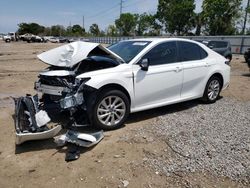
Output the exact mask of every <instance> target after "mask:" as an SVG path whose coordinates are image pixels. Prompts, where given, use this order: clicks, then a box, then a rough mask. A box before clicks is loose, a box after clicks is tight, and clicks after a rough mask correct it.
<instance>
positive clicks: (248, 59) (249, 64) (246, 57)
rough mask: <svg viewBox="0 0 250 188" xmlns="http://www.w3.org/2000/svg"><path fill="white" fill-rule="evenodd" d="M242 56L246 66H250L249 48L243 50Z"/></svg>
mask: <svg viewBox="0 0 250 188" xmlns="http://www.w3.org/2000/svg"><path fill="white" fill-rule="evenodd" d="M244 58H245V61H246V63H247V65H248V67H249V68H250V48H248V49H247V51H245V53H244Z"/></svg>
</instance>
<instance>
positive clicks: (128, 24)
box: [115, 13, 137, 36]
mask: <svg viewBox="0 0 250 188" xmlns="http://www.w3.org/2000/svg"><path fill="white" fill-rule="evenodd" d="M136 19H137V17H136V16H135V15H134V14H130V13H125V14H121V17H120V18H119V19H117V20H115V25H116V27H117V29H118V30H119V31H120V34H121V35H123V36H129V35H132V34H133V33H134V31H135V26H136Z"/></svg>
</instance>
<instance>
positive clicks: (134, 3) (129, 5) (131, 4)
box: [123, 0, 145, 8]
mask: <svg viewBox="0 0 250 188" xmlns="http://www.w3.org/2000/svg"><path fill="white" fill-rule="evenodd" d="M141 1H142V0H138V1H135V2H133V3H130V4H128V5H127V6H125V7H123V8H127V7H131V6H133V5H136V4H137V3H140V2H141ZM144 1H145V0H144Z"/></svg>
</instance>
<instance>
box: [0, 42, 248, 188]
mask: <svg viewBox="0 0 250 188" xmlns="http://www.w3.org/2000/svg"><path fill="white" fill-rule="evenodd" d="M58 45H59V44H51V43H46V44H39V43H31V44H28V43H24V42H17V43H4V42H2V41H0V187H60V188H61V187H124V184H126V183H129V185H128V187H136V188H139V187H148V188H151V187H244V186H245V187H247V186H249V185H244V184H242V183H240V182H235V181H232V180H230V179H228V178H226V177H216V176H214V175H213V174H209V173H198V172H196V173H190V174H188V175H182V174H176V175H172V176H169V177H167V176H165V175H163V174H161V173H159V172H155V171H154V170H153V169H152V168H150V167H149V166H147V165H145V164H144V163H143V160H144V158H145V151H151V152H157V151H161V150H162V148H166V146H165V143H162V142H160V141H157V140H155V141H154V142H147V139H146V140H145V139H144V138H142V140H141V141H138V142H134V143H131V142H121V141H120V140H121V138H122V136H123V135H124V134H126V135H127V134H130V135H134V134H135V130H136V129H138V128H143V127H145V126H150V122H151V121H152V120H153V119H154V118H156V117H157V116H158V115H159V114H162V113H164V112H162V110H164V108H158V109H154V110H149V111H145V112H140V113H136V114H132V115H131V116H130V117H129V120H128V122H127V123H126V125H125V126H124V127H122V128H121V129H118V130H115V131H109V132H105V137H104V139H103V140H102V141H101V142H100V143H99V144H98V145H97V146H95V147H94V148H92V149H90V150H82V151H81V157H80V159H79V160H77V161H74V162H70V163H67V162H65V161H64V159H65V152H66V151H67V149H66V148H61V149H58V148H56V145H55V143H54V142H53V139H51V140H45V141H35V142H27V143H24V144H23V145H21V146H18V147H16V146H15V131H14V121H13V114H14V105H13V101H12V99H11V96H12V97H17V96H22V95H25V94H26V93H30V94H34V93H35V91H34V90H33V86H34V81H35V80H36V79H37V74H38V72H39V71H41V70H42V69H44V68H45V67H46V65H45V64H43V63H41V62H39V61H38V60H37V58H36V55H37V54H39V53H41V52H43V51H46V50H48V49H51V48H54V47H56V46H58ZM231 65H232V74H231V83H230V87H229V88H228V89H227V90H225V91H223V93H222V96H223V97H230V98H235V99H237V100H240V101H250V74H249V69H248V67H247V64H246V63H244V62H243V57H242V56H239V55H234V57H233V60H232V63H231ZM171 108H175V105H172V106H171ZM173 110H174V109H173Z"/></svg>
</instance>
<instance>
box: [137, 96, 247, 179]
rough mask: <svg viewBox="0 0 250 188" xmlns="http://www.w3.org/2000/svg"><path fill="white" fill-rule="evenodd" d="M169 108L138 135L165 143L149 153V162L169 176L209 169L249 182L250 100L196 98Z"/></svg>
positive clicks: (213, 172)
mask: <svg viewBox="0 0 250 188" xmlns="http://www.w3.org/2000/svg"><path fill="white" fill-rule="evenodd" d="M175 108H181V109H179V110H178V109H177V110H176V109H175ZM166 109H167V110H166V111H167V112H166V113H167V114H165V115H161V116H158V117H156V118H154V119H153V125H151V126H147V128H141V129H140V130H138V135H150V136H152V135H153V136H154V137H155V138H153V139H157V140H159V141H163V142H164V143H166V148H162V151H161V152H159V153H155V152H152V153H150V152H147V153H146V157H147V160H146V162H147V164H148V165H149V166H151V167H152V168H154V170H155V171H160V172H161V173H163V174H165V175H167V176H171V175H173V174H175V175H176V174H179V173H190V172H209V173H211V174H214V175H217V176H223V177H228V178H230V179H232V180H236V181H240V182H243V183H247V184H248V183H250V102H246V103H243V102H239V101H236V100H234V99H230V98H222V99H220V100H218V101H217V102H216V103H214V104H209V105H205V104H199V103H197V102H195V101H193V102H186V103H182V104H179V105H172V106H170V107H169V108H166ZM163 110H164V109H163ZM138 135H135V137H136V136H138ZM144 137H145V136H144Z"/></svg>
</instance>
